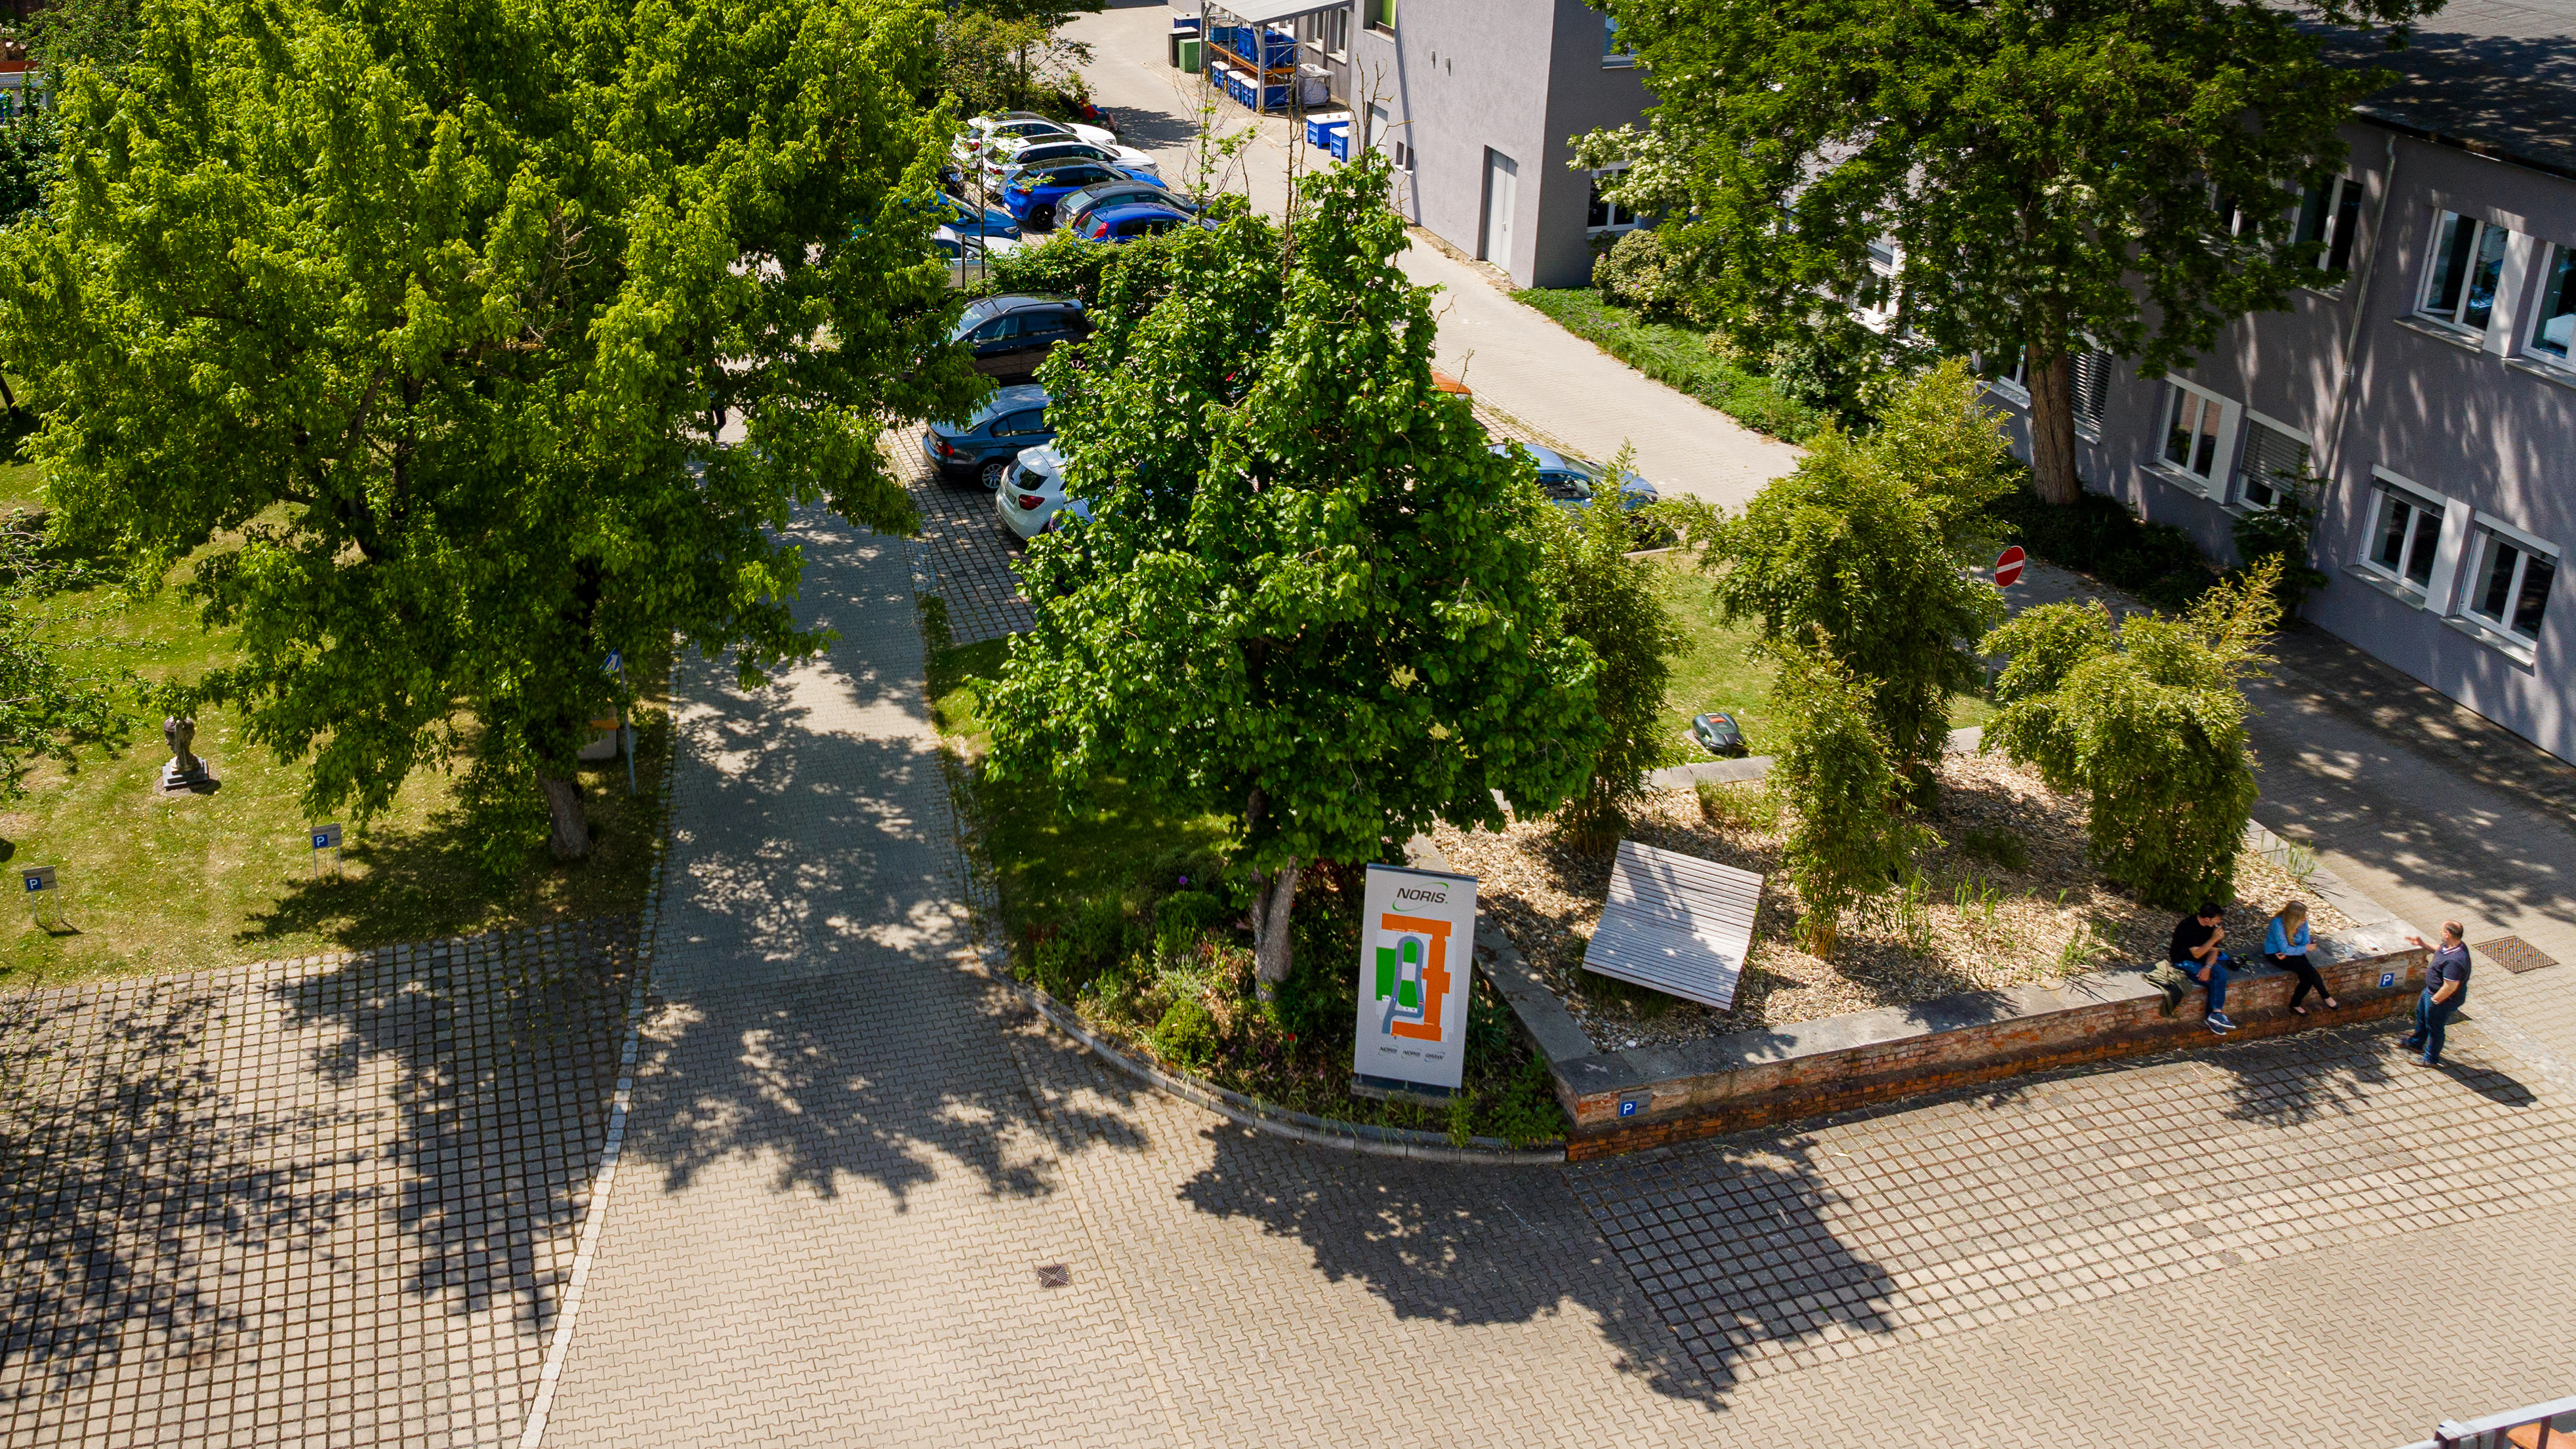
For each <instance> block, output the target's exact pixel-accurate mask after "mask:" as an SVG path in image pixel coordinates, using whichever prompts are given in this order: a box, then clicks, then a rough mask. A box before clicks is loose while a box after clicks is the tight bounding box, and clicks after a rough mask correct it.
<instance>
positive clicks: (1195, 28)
mask: <svg viewBox="0 0 2576 1449" xmlns="http://www.w3.org/2000/svg"><path fill="white" fill-rule="evenodd" d="M1198 38H1199V23H1198V22H1197V21H1196V20H1175V21H1173V22H1172V34H1171V41H1170V44H1169V45H1168V46H1167V47H1166V50H1167V52H1168V53H1169V54H1170V56H1171V59H1172V69H1174V70H1187V69H1189V67H1188V66H1185V65H1183V64H1181V57H1182V50H1181V44H1182V42H1183V41H1196V40H1197V39H1198Z"/></svg>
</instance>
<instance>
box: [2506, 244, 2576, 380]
mask: <svg viewBox="0 0 2576 1449" xmlns="http://www.w3.org/2000/svg"><path fill="white" fill-rule="evenodd" d="M2562 258H2563V259H2565V260H2566V262H2567V263H2568V268H2569V270H2568V274H2567V278H2566V283H2565V289H2564V290H2565V291H2566V293H2567V294H2568V295H2567V296H2565V297H2564V298H2562V299H2561V300H2562V301H2576V246H2568V245H2567V244H2565V243H2563V242H2541V243H2539V249H2538V253H2537V255H2536V256H2535V258H2534V260H2533V263H2532V273H2533V277H2532V283H2531V315H2530V316H2528V317H2525V318H2521V319H2518V320H2517V321H2516V322H2515V323H2514V332H2515V333H2516V337H2515V346H2514V351H2515V353H2516V354H2517V355H2519V356H2521V357H2524V358H2527V359H2529V360H2530V361H2532V362H2535V363H2537V364H2539V365H2540V366H2542V367H2554V368H2557V369H2559V370H2561V371H2568V370H2576V312H2571V313H2569V314H2568V315H2569V324H2570V325H2569V329H2568V330H2569V332H2570V334H2571V335H2570V336H2569V338H2568V340H2567V347H2566V350H2564V351H2562V352H2552V351H2550V350H2549V349H2548V348H2546V347H2543V346H2542V345H2541V342H2540V329H2541V328H2542V327H2543V326H2545V325H2547V324H2548V322H2549V279H2550V274H2551V273H2552V272H2553V271H2555V270H2556V268H2557V265H2558V263H2559V261H2560V260H2561V259H2562Z"/></svg>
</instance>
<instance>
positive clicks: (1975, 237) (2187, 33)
mask: <svg viewBox="0 0 2576 1449" xmlns="http://www.w3.org/2000/svg"><path fill="white" fill-rule="evenodd" d="M2439 4H2440V0H2322V3H2320V4H2318V5H2315V6H2302V7H2296V8H2293V7H2288V6H2282V5H2275V4H2271V3H2268V0H1996V3H1991V4H1981V5H1956V4H1941V3H1934V0H1696V3H1691V4H1676V3H1674V0H1604V8H1606V9H1607V10H1609V11H1610V13H1612V14H1613V15H1615V16H1616V17H1617V18H1618V20H1619V22H1620V35H1621V37H1622V38H1623V39H1624V40H1626V41H1628V42H1629V43H1630V45H1631V46H1632V47H1633V48H1634V49H1635V51H1636V54H1637V58H1638V60H1639V62H1640V63H1641V64H1642V65H1643V66H1644V67H1645V68H1646V71H1647V74H1648V84H1649V85H1650V86H1651V87H1652V89H1653V91H1654V95H1655V106H1654V109H1653V110H1652V112H1651V113H1650V114H1649V117H1648V126H1647V128H1646V129H1645V130H1644V131H1642V132H1640V131H1638V130H1636V129H1635V128H1623V129H1622V130H1621V131H1618V132H1611V133H1600V134H1595V135H1594V136H1592V137H1590V138H1588V139H1587V140H1586V141H1585V143H1584V144H1583V145H1581V146H1580V147H1579V148H1578V150H1579V151H1580V153H1581V154H1580V157H1579V159H1578V160H1577V162H1576V163H1575V164H1577V165H1580V166H1602V165H1609V164H1615V163H1620V162H1634V163H1636V164H1635V165H1634V166H1633V168H1632V169H1631V170H1630V171H1629V172H1628V173H1627V174H1626V176H1625V177H1623V178H1621V180H1620V181H1618V182H1616V183H1614V184H1612V185H1611V186H1609V187H1608V188H1606V189H1607V190H1609V191H1610V192H1611V194H1613V195H1614V196H1617V197H1618V198H1619V199H1621V200H1623V201H1625V202H1627V203H1628V204H1629V205H1630V206H1632V207H1635V208H1637V209H1640V210H1644V211H1648V212H1656V211H1661V212H1665V213H1667V214H1670V215H1673V216H1675V217H1676V218H1679V219H1678V220H1676V221H1675V222H1674V223H1672V225H1673V226H1674V228H1675V230H1674V233H1673V235H1672V237H1671V238H1670V239H1669V241H1668V247H1669V248H1670V249H1672V250H1675V251H1678V252H1679V253H1681V254H1682V255H1684V256H1686V257H1687V258H1688V259H1689V262H1690V268H1691V272H1692V275H1693V276H1694V277H1695V278H1696V279H1697V281H1698V282H1699V283H1700V285H1702V286H1703V287H1704V288H1705V289H1706V291H1707V294H1708V296H1709V298H1710V301H1711V304H1712V305H1713V306H1714V308H1715V309H1716V310H1717V312H1718V313H1720V314H1721V315H1723V316H1725V317H1727V318H1728V319H1729V321H1730V324H1731V325H1732V326H1733V327H1734V328H1735V329H1736V330H1737V331H1739V332H1741V333H1744V334H1747V335H1749V336H1760V335H1763V334H1765V333H1770V334H1774V335H1775V336H1776V334H1778V333H1780V332H1782V331H1785V330H1790V329H1798V328H1803V327H1805V326H1807V325H1809V323H1810V319H1811V318H1813V317H1814V316H1816V315H1817V314H1818V313H1819V312H1820V311H1823V310H1828V309H1840V308H1843V307H1847V306H1848V305H1850V304H1852V303H1855V302H1866V303H1871V304H1874V305H1878V304H1886V303H1889V302H1892V303H1893V304H1894V306H1895V308H1896V310H1897V316H1898V320H1899V324H1900V326H1901V327H1903V328H1904V329H1907V330H1909V331H1910V333H1911V334H1912V335H1913V336H1915V337H1916V338H1918V339H1920V340H1921V341H1923V342H1925V343H1928V344H1929V345H1930V346H1932V347H1934V348H1936V349H1938V350H1939V351H1940V352H1942V353H1944V354H1951V355H1958V354H1966V353H1976V354H1979V355H1982V356H1983V357H1985V358H1987V359H1990V360H1994V361H1997V362H2008V360H2009V359H2012V358H2014V357H2016V356H2019V355H2022V354H2023V352H2024V350H2025V349H2026V350H2027V356H2028V367H2029V374H2028V375H2029V386H2030V393H2031V401H2032V408H2031V415H2032V420H2033V424H2032V446H2031V455H2032V466H2033V471H2034V473H2035V475H2036V479H2037V483H2038V487H2039V490H2040V492H2041V493H2042V494H2043V495H2045V496H2046V497H2048V498H2050V499H2052V500H2054V501H2057V502H2061V503H2068V502H2073V501H2074V499H2075V497H2076V495H2077V492H2078V489H2079V486H2080V485H2079V484H2078V482H2077V480H2076V477H2075V422H2074V410H2073V386H2072V374H2071V372H2070V363H2071V359H2072V357H2073V355H2074V354H2075V353H2078V352H2082V351H2084V350H2087V349H2088V348H2092V349H2101V350H2104V351H2108V352H2111V353H2115V354H2118V355H2120V356H2123V357H2129V358H2134V359H2136V361H2137V363H2138V365H2139V367H2140V369H2141V370H2142V371H2144V372H2146V373H2147V374H2148V375H2150V376H2153V375H2157V374H2159V373H2161V372H2162V371H2163V370H2164V369H2166V368H2170V367H2174V366H2178V365H2181V364H2183V363H2185V362H2187V361H2189V360H2190V359H2191V358H2192V357H2194V356H2196V355H2198V354H2199V353H2201V352H2203V351H2205V350H2207V349H2208V347H2209V346H2210V345H2211V342H2212V340H2213V339H2214V337H2215V335H2216V333H2217V329H2218V328H2219V327H2221V326H2223V325H2225V324H2226V323H2228V322H2230V321H2232V320H2234V319H2236V318H2237V317H2240V316H2242V315H2244V314H2245V313H2247V312H2249V311H2255V310H2262V309H2270V308H2278V307H2281V306H2285V305H2286V304H2287V297H2288V294H2289V290H2290V289H2291V288H2292V287H2293V286H2296V285H2299V284H2302V283H2310V282H2316V281H2319V280H2321V274H2320V272H2319V270H2318V262H2319V254H2320V249H2319V247H2318V246H2317V245H2316V244H2314V243H2313V242H2311V243H2299V244H2294V243H2293V240H2292V237H2293V223H2294V220H2295V217H2296V213H2297V211H2298V205H2297V203H2298V193H2299V188H2300V187H2301V185H2302V184H2304V183H2307V182H2310V181H2313V180H2316V179H2318V178H2320V177H2325V176H2330V175H2332V174H2333V173H2334V171H2335V170H2336V169H2337V168H2338V167H2340V166H2341V165H2342V163H2343V159H2344V145H2343V142H2342V141H2341V140H2340V139H2339V138H2338V137H2337V135H2336V134H2335V128H2336V126H2337V124H2338V123H2340V122H2341V121H2342V120H2343V119H2344V118H2345V116H2346V115H2347V114H2348V113H2349V111H2350V108H2351V106H2352V104H2353V102H2354V101H2356V100H2358V99H2359V98H2361V97H2362V96H2363V95H2365V94H2367V93H2368V92H2370V91H2371V90H2373V89H2375V88H2376V87H2377V86H2378V85H2379V84H2381V83H2382V82H2383V81H2384V75H2381V74H2375V73H2368V72H2360V71H2355V70H2352V69H2348V68H2343V67H2338V66H2336V65H2332V64H2329V63H2328V62H2327V61H2325V60H2324V59H2323V58H2322V57H2321V55H2320V53H2319V48H2318V42H2317V39H2316V38H2315V36H2314V35H2312V34H2311V33H2309V32H2308V31H2306V30H2304V29H2302V24H2303V22H2304V21H2308V20H2317V21H2322V22H2323V23H2327V24H2374V25H2389V26H2402V25H2403V24H2404V23H2405V22H2406V21H2407V20H2408V19H2409V18H2411V17H2412V16H2414V15H2416V14H2419V13H2422V12H2426V11H2430V10H2432V9H2435V8H2438V6H2439ZM1889 241H1892V242H1893V243H1894V244H1895V247H1896V264H1895V272H1894V275H1893V277H1892V278H1891V277H1884V276H1882V275H1881V274H1879V273H1878V272H1877V271H1875V270H1874V269H1873V268H1872V266H1871V255H1870V250H1871V248H1872V246H1873V245H1875V244H1878V243H1882V242H1889Z"/></svg>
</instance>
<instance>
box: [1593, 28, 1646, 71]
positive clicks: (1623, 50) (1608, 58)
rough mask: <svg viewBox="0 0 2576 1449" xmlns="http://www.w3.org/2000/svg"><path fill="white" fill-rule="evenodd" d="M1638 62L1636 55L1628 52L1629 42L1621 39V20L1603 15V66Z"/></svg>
mask: <svg viewBox="0 0 2576 1449" xmlns="http://www.w3.org/2000/svg"><path fill="white" fill-rule="evenodd" d="M1636 63H1637V58H1636V57H1635V56H1633V55H1631V54H1629V53H1628V42H1626V41H1624V40H1621V39H1620V38H1619V22H1618V21H1617V20H1616V19H1613V18H1612V17H1610V16H1607V15H1604V16H1602V17H1601V64H1602V66H1603V67H1604V68H1607V67H1611V66H1621V65H1635V64H1636Z"/></svg>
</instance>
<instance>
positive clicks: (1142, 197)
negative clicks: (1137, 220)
mask: <svg viewBox="0 0 2576 1449" xmlns="http://www.w3.org/2000/svg"><path fill="white" fill-rule="evenodd" d="M1138 201H1151V202H1155V203H1157V204H1159V205H1163V206H1168V207H1170V208H1171V209H1172V210H1174V211H1179V212H1186V213H1188V214H1189V215H1191V216H1196V215H1198V213H1199V209H1198V206H1197V204H1196V203H1194V202H1192V201H1190V200H1189V199H1188V198H1187V197H1184V196H1182V195H1180V194H1179V193H1177V192H1175V191H1173V190H1171V189H1170V188H1168V187H1166V186H1164V185H1162V184H1161V183H1159V182H1153V181H1127V180H1118V181H1105V182H1102V183H1101V184H1100V185H1098V186H1086V187H1084V188H1082V189H1081V190H1080V191H1077V192H1075V193H1073V194H1072V195H1071V196H1068V197H1066V198H1065V199H1064V200H1062V201H1059V202H1057V203H1056V204H1055V218H1056V225H1057V226H1060V227H1065V226H1069V227H1072V228H1073V229H1074V234H1075V235H1077V236H1079V235H1081V234H1082V231H1083V220H1084V218H1085V217H1087V216H1088V215H1090V214H1091V213H1092V212H1095V211H1098V210H1099V209H1100V208H1102V207H1104V206H1116V205H1119V204H1121V203H1132V202H1138Z"/></svg>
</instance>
